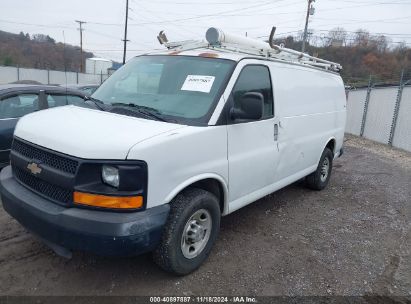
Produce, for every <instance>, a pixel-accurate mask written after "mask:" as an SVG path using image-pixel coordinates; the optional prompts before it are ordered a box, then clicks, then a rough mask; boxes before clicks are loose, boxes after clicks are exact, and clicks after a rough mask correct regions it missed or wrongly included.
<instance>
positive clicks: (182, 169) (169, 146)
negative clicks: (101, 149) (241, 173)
mask: <svg viewBox="0 0 411 304" xmlns="http://www.w3.org/2000/svg"><path fill="white" fill-rule="evenodd" d="M127 159H135V160H139V159H144V160H145V161H146V163H147V165H148V197H147V208H151V207H154V206H158V205H162V204H165V203H169V202H170V200H171V199H173V198H174V194H177V193H178V192H179V191H181V190H182V189H181V186H186V185H187V181H188V182H191V181H193V182H194V181H197V180H198V179H201V178H203V177H207V178H212V176H216V178H215V179H216V180H218V181H220V182H224V184H225V187H224V188H225V189H227V188H228V186H227V185H228V161H227V130H226V126H208V127H185V128H181V129H178V130H175V131H174V132H170V133H167V134H164V135H159V136H156V137H153V138H150V139H147V140H146V141H143V142H140V143H138V144H136V145H135V146H133V147H132V148H131V150H130V151H129V154H128V156H127Z"/></svg>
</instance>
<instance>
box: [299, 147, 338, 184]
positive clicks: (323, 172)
mask: <svg viewBox="0 0 411 304" xmlns="http://www.w3.org/2000/svg"><path fill="white" fill-rule="evenodd" d="M333 159H334V155H333V153H332V152H331V150H330V149H329V148H325V149H324V151H323V154H322V155H321V158H320V162H319V163H318V167H317V170H315V171H314V172H313V173H311V174H310V175H308V176H307V177H306V178H305V181H306V184H307V186H308V188H310V189H313V190H322V189H324V188H325V187H326V186H327V185H328V182H329V180H330V177H331V170H332V166H333Z"/></svg>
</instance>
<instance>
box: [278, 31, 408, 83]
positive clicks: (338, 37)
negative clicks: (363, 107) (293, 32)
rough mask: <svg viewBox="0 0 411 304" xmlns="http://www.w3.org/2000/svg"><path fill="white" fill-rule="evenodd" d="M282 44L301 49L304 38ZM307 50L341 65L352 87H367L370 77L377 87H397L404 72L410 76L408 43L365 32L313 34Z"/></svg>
mask: <svg viewBox="0 0 411 304" xmlns="http://www.w3.org/2000/svg"><path fill="white" fill-rule="evenodd" d="M281 43H283V44H284V46H285V47H288V48H292V49H295V50H301V44H302V39H301V35H297V36H296V37H293V36H288V37H285V38H282V39H276V44H281ZM307 51H308V52H309V53H310V54H311V55H314V56H318V57H320V58H324V59H327V60H331V61H334V62H338V63H340V64H341V65H342V66H343V70H342V71H341V75H342V76H343V78H344V81H345V82H346V83H347V84H349V85H354V86H362V85H366V84H367V83H368V80H369V78H370V75H371V76H372V80H373V82H374V83H377V84H378V83H381V84H382V83H384V84H391V83H392V84H398V81H399V79H400V77H401V72H402V70H404V73H406V77H408V78H407V79H409V78H410V77H411V48H409V47H408V46H407V44H406V43H405V42H400V43H393V42H392V41H391V39H390V38H388V37H386V36H384V35H371V34H370V33H369V32H368V31H366V30H361V29H360V30H357V31H355V32H351V33H350V32H347V31H346V30H344V29H343V28H335V29H333V30H331V31H329V32H328V33H327V34H326V35H321V36H316V35H310V36H309V45H308V47H307Z"/></svg>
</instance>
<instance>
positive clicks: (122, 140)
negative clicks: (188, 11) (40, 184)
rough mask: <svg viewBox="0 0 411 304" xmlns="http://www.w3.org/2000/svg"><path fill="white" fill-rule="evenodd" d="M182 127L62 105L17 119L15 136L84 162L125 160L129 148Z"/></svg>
mask: <svg viewBox="0 0 411 304" xmlns="http://www.w3.org/2000/svg"><path fill="white" fill-rule="evenodd" d="M183 127H185V126H183V125H178V124H172V123H167V122H162V121H154V120H147V119H143V118H135V117H130V116H125V115H120V114H114V113H110V112H104V111H99V110H94V109H88V108H82V107H76V106H65V107H58V108H53V109H48V110H43V111H39V112H36V113H33V114H29V115H26V116H24V117H23V118H21V119H20V121H19V122H18V124H17V127H16V130H15V132H14V135H15V136H17V137H19V138H21V139H24V140H26V141H29V142H31V143H34V144H37V145H39V146H42V147H46V148H48V149H51V150H54V151H58V152H61V153H65V154H68V155H72V156H76V157H80V158H87V159H126V157H127V154H128V151H129V150H130V148H131V147H132V146H133V145H135V144H138V143H139V142H142V141H144V140H147V139H149V138H152V137H155V136H157V135H159V134H163V133H166V132H170V131H173V130H176V129H180V128H183Z"/></svg>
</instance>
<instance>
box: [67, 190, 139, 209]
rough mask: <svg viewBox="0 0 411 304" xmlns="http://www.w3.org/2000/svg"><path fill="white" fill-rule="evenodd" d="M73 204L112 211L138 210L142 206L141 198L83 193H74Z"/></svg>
mask: <svg viewBox="0 0 411 304" xmlns="http://www.w3.org/2000/svg"><path fill="white" fill-rule="evenodd" d="M73 201H74V203H75V204H79V205H86V206H94V207H100V208H113V209H138V208H141V207H142V206H143V197H142V196H108V195H101V194H92V193H85V192H77V191H76V192H74V195H73Z"/></svg>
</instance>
